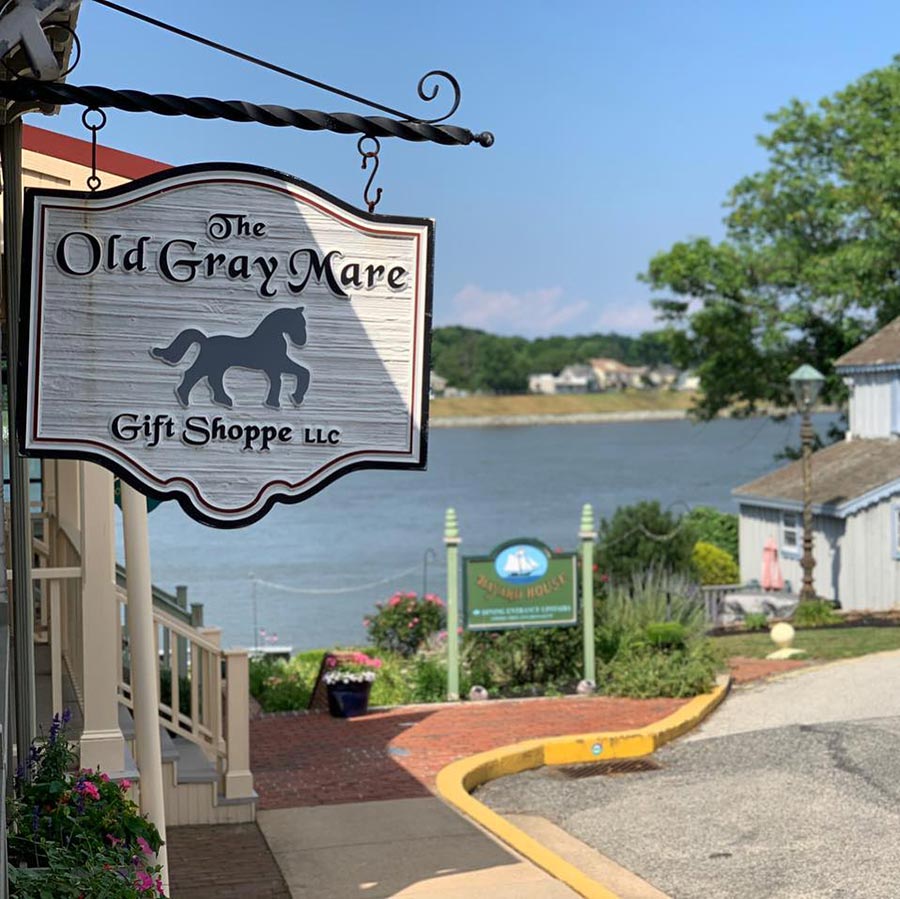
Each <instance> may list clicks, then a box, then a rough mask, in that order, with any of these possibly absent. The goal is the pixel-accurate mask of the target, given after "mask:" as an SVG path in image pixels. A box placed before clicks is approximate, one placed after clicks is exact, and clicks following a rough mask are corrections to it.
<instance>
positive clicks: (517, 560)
mask: <svg viewBox="0 0 900 899" xmlns="http://www.w3.org/2000/svg"><path fill="white" fill-rule="evenodd" d="M547 565H548V563H547V556H546V554H545V553H544V552H543V551H542V550H541V549H540V548H539V547H537V546H532V545H531V544H528V543H517V544H515V545H514V546H508V547H507V548H506V549H504V550H503V552H501V553H500V554H499V555H498V556H497V559H496V561H495V562H494V570H495V571H496V572H497V576H498V577H499V578H501V579H502V580H504V581H507V582H508V583H515V584H530V583H532V582H533V581H539V580H540V579H541V578H542V577H543V576H544V575H545V574H546V573H547Z"/></svg>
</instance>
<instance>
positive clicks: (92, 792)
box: [75, 780, 100, 799]
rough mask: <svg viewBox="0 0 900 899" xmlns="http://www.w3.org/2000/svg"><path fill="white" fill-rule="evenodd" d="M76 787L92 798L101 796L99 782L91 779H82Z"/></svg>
mask: <svg viewBox="0 0 900 899" xmlns="http://www.w3.org/2000/svg"><path fill="white" fill-rule="evenodd" d="M75 789H76V790H77V791H78V792H79V793H83V794H84V795H85V796H87V797H88V798H90V799H99V798H100V791H99V790H98V789H97V784H95V783H91V782H90V781H89V780H85V781H82V782H81V783H80V784H78V785H77V786H76V787H75Z"/></svg>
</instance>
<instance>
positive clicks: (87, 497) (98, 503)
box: [60, 463, 125, 773]
mask: <svg viewBox="0 0 900 899" xmlns="http://www.w3.org/2000/svg"><path fill="white" fill-rule="evenodd" d="M80 468H81V503H80V507H81V566H82V575H81V613H82V614H81V628H80V630H81V633H80V634H78V635H77V636H76V637H75V639H78V640H80V641H81V644H82V653H81V656H82V666H83V683H82V689H83V694H84V709H83V711H84V732H83V733H82V736H81V765H82V767H84V768H100V769H101V770H103V771H107V772H109V773H113V772H118V771H122V770H123V769H124V768H125V741H124V740H123V738H122V732H121V731H120V730H119V697H118V685H119V666H120V665H121V662H122V650H121V647H120V646H118V645H117V640H118V637H117V634H118V629H117V628H116V616H117V615H118V614H119V607H118V603H117V602H116V581H115V577H116V550H115V531H114V524H113V478H112V475H111V474H110V473H109V472H107V471H105V470H104V469H102V468H100V467H99V466H97V465H91V464H90V463H83V464H81V465H80ZM60 498H61V499H62V497H60Z"/></svg>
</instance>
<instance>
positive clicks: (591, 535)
mask: <svg viewBox="0 0 900 899" xmlns="http://www.w3.org/2000/svg"><path fill="white" fill-rule="evenodd" d="M579 536H580V537H581V538H583V539H585V540H587V539H591V540H593V539H596V537H597V530H596V525H595V523H594V507H593V506H592V505H591V504H590V503H585V504H584V505H583V506H582V507H581V529H580V532H579Z"/></svg>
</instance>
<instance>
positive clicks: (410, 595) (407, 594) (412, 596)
mask: <svg viewBox="0 0 900 899" xmlns="http://www.w3.org/2000/svg"><path fill="white" fill-rule="evenodd" d="M403 597H404V598H405V599H415V598H416V594H415V593H404V594H403Z"/></svg>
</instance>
